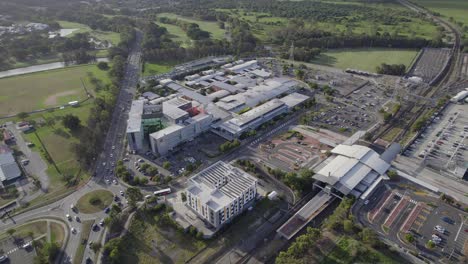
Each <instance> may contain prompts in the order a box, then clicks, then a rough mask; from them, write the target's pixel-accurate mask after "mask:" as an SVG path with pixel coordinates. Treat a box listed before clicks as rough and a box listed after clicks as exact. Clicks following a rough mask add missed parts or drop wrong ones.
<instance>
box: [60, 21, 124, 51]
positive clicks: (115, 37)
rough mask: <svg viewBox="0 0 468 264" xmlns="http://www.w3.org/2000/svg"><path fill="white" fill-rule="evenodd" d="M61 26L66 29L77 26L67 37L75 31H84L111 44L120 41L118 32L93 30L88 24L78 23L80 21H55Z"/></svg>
mask: <svg viewBox="0 0 468 264" xmlns="http://www.w3.org/2000/svg"><path fill="white" fill-rule="evenodd" d="M57 22H58V23H59V24H60V26H61V27H62V28H67V29H74V28H77V29H78V30H76V31H73V33H71V34H70V35H67V37H70V36H73V35H74V34H76V33H85V32H88V33H89V34H90V35H91V36H93V37H95V38H97V39H99V40H107V41H109V42H110V43H112V45H117V44H118V43H119V41H120V35H119V33H116V32H111V31H101V30H93V29H91V28H90V27H89V26H87V25H84V24H80V23H75V22H69V21H63V20H60V21H57Z"/></svg>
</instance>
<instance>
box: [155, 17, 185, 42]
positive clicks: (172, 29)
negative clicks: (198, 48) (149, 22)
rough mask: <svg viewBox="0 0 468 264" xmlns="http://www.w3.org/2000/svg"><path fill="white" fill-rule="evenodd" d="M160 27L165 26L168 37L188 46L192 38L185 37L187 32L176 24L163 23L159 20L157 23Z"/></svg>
mask: <svg viewBox="0 0 468 264" xmlns="http://www.w3.org/2000/svg"><path fill="white" fill-rule="evenodd" d="M157 24H158V25H159V26H161V27H165V28H166V29H167V31H168V32H169V37H170V38H171V39H172V40H173V41H175V42H179V43H181V46H182V47H189V46H190V45H191V43H192V40H191V39H190V38H189V37H187V34H186V33H185V32H184V31H183V30H182V29H181V28H180V27H178V26H176V25H172V24H164V23H161V22H158V23H157Z"/></svg>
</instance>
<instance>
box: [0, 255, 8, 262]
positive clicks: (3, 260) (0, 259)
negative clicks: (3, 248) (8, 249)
mask: <svg viewBox="0 0 468 264" xmlns="http://www.w3.org/2000/svg"><path fill="white" fill-rule="evenodd" d="M7 260H8V256H7V255H3V256H0V263H3V262H6V261H7Z"/></svg>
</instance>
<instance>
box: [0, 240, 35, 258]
mask: <svg viewBox="0 0 468 264" xmlns="http://www.w3.org/2000/svg"><path fill="white" fill-rule="evenodd" d="M30 243H32V240H31V241H29V242H25V243H24V244H23V245H22V246H20V247H16V248H13V249H10V250H9V251H7V252H5V255H11V254H13V253H15V252H16V251H18V249H20V248H21V247H23V246H24V245H27V244H30Z"/></svg>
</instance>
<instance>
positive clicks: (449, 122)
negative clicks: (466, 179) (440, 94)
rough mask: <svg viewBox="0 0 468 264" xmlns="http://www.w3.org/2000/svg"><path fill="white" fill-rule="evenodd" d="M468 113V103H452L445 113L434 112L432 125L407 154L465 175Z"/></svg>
mask: <svg viewBox="0 0 468 264" xmlns="http://www.w3.org/2000/svg"><path fill="white" fill-rule="evenodd" d="M467 144H468V113H467V112H466V106H464V105H455V104H451V105H449V106H448V107H447V109H446V110H445V111H444V113H437V114H434V119H433V121H432V124H431V125H429V126H428V127H427V128H426V130H425V131H424V132H423V133H422V134H421V136H420V137H419V138H418V139H416V140H415V141H414V143H413V144H412V145H410V147H409V149H408V150H407V151H406V152H405V153H404V154H405V155H407V156H414V157H418V158H419V159H421V161H422V162H424V163H425V164H430V165H431V166H433V167H437V168H442V169H446V170H448V171H450V172H452V173H454V174H460V173H461V175H463V172H461V171H460V170H463V169H464V168H465V166H466V165H465V162H466V157H467V155H468V151H467V148H466V146H467Z"/></svg>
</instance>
